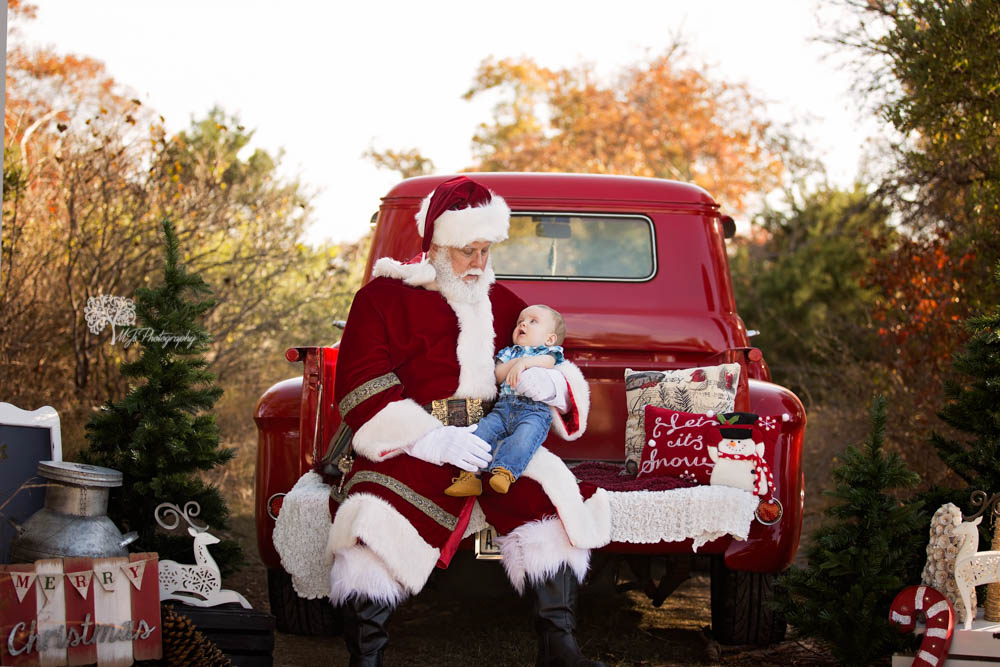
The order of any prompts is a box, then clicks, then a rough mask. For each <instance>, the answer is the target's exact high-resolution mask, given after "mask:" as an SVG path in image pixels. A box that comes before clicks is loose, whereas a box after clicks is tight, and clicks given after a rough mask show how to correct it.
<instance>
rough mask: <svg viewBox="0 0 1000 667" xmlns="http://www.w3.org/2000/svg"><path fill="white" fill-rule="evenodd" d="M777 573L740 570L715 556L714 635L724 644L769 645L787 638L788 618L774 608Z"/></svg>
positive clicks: (713, 587)
mask: <svg viewBox="0 0 1000 667" xmlns="http://www.w3.org/2000/svg"><path fill="white" fill-rule="evenodd" d="M774 579H775V575H773V574H770V573H761V572H739V571H737V570H730V569H729V568H727V567H726V565H725V563H724V562H723V560H722V557H721V556H718V557H714V558H712V635H714V636H715V638H716V640H718V641H719V643H721V644H757V645H759V646H767V645H768V644H773V643H775V642H780V641H781V640H782V639H784V638H785V628H786V625H785V617H784V615H782V614H781V613H779V612H777V611H774V610H773V609H771V607H770V605H769V603H770V601H771V599H772V598H773V597H774V587H775V583H774Z"/></svg>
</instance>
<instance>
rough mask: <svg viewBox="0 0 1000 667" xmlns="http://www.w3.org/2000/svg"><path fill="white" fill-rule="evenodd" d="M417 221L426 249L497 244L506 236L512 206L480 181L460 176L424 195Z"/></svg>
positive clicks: (423, 245) (424, 249) (422, 245)
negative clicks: (433, 246)
mask: <svg viewBox="0 0 1000 667" xmlns="http://www.w3.org/2000/svg"><path fill="white" fill-rule="evenodd" d="M416 221H417V233H418V234H419V235H420V237H421V238H422V239H423V243H422V244H421V250H423V251H424V252H427V251H428V250H429V249H430V247H431V243H435V244H437V245H441V246H449V247H453V248H461V247H463V246H466V245H468V244H470V243H472V242H473V241H490V242H492V243H496V242H498V241H503V240H504V239H506V238H507V230H508V229H509V228H510V208H508V206H507V202H505V201H504V200H503V198H502V197H500V196H499V195H496V194H494V193H493V192H490V191H489V190H488V189H487V188H486V187H485V186H483V185H481V184H480V183H477V182H476V181H474V180H472V179H471V178H468V177H467V176H456V177H455V178H452V179H450V180H447V181H445V182H444V183H442V184H441V185H439V186H437V187H436V188H434V191H433V192H432V193H430V194H429V195H427V197H425V198H424V200H423V202H422V203H421V204H420V210H419V211H418V212H417V215H416Z"/></svg>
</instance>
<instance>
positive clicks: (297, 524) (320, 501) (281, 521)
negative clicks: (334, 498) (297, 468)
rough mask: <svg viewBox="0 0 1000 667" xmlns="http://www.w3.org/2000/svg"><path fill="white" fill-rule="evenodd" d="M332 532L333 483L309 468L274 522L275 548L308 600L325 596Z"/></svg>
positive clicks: (298, 591)
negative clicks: (329, 536) (331, 505)
mask: <svg viewBox="0 0 1000 667" xmlns="http://www.w3.org/2000/svg"><path fill="white" fill-rule="evenodd" d="M329 532H330V486H329V485H328V484H324V483H323V478H322V477H320V476H319V475H318V474H316V473H314V472H307V473H306V474H305V475H303V476H302V477H301V478H299V481H298V482H296V483H295V486H293V487H292V490H291V491H289V492H288V494H287V495H286V496H285V500H284V501H283V503H282V505H281V512H280V513H279V514H278V520H277V521H275V523H274V532H273V534H272V538H273V540H274V548H275V549H276V550H277V552H278V555H279V556H281V567H283V568H285V572H287V573H288V574H290V575H291V576H292V587H293V588H295V592H296V593H298V594H299V596H300V597H304V598H306V599H307V600H311V599H314V598H321V597H326V595H327V593H329V591H330V589H329V587H328V585H327V575H328V573H329V571H330V563H331V559H330V558H329V556H328V555H327V553H326V536H327V533H329Z"/></svg>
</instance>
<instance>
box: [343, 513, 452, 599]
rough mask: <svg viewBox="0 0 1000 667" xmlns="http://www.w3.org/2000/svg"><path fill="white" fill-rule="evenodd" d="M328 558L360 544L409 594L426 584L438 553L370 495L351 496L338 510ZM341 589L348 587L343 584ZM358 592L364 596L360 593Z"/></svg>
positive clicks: (410, 527)
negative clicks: (377, 559)
mask: <svg viewBox="0 0 1000 667" xmlns="http://www.w3.org/2000/svg"><path fill="white" fill-rule="evenodd" d="M329 534H330V539H329V541H328V542H327V557H328V558H329V556H330V554H333V556H334V557H339V556H340V553H341V552H343V551H346V550H348V549H350V548H352V547H353V546H355V545H356V544H357V543H358V542H363V543H364V544H365V546H366V547H368V549H370V550H371V551H372V553H374V554H375V555H376V556H378V558H379V559H380V560H381V562H382V563H383V564H384V565H385V568H386V569H387V570H388V571H389V573H390V574H391V575H392V578H393V579H394V580H396V581H398V582H399V583H400V584H402V585H403V587H404V588H405V589H406V590H407V591H409V592H410V593H413V594H416V593H419V592H420V589H421V588H423V587H424V584H425V583H427V577H429V576H430V574H431V571H432V570H433V569H434V566H435V565H436V564H437V561H438V557H439V556H440V554H441V552H440V550H439V549H436V548H434V547H432V546H431V545H429V544H427V542H425V541H424V540H423V538H422V537H420V533H418V532H417V529H416V528H414V527H413V526H412V525H411V524H410V522H409V521H407V520H406V518H404V517H403V515H402V514H400V513H399V512H397V511H396V510H395V509H394V508H393V507H392V505H390V504H389V503H387V502H386V501H384V500H382V499H381V498H378V497H376V496H373V495H371V494H369V493H352V494H351V495H350V496H348V497H347V500H345V501H344V502H343V504H341V506H340V507H339V508H338V509H337V516H336V517H334V520H333V526H332V527H331V528H330V530H329ZM344 586H350V582H346V583H345V584H344ZM357 592H359V593H363V592H364V591H363V590H360V589H359V590H358V591H357Z"/></svg>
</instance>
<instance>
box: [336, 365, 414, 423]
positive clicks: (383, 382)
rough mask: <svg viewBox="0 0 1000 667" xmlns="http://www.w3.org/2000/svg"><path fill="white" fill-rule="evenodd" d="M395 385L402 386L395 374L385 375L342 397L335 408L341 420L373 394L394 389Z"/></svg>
mask: <svg viewBox="0 0 1000 667" xmlns="http://www.w3.org/2000/svg"><path fill="white" fill-rule="evenodd" d="M397 384H402V382H400V381H399V378H398V377H396V374H395V373H386V374H385V375H379V376H378V377H377V378H374V379H372V380H368V382H365V383H364V384H362V385H361V386H360V387H355V388H354V389H352V390H351V391H350V392H348V394H347V396H344V399H343V400H342V401H341V402H340V405H338V406H337V408H338V409H339V410H340V417H341V419H343V417H344V416H345V415H346V414H347V413H348V412H350V411H351V410H353V409H354V408H356V407H358V406H359V405H361V404H362V403H364V402H365V401H367V400H368V399H369V398H371V397H372V396H374V395H375V394H379V393H382V392H383V391H385V390H386V389H388V388H389V387H394V386H396V385H397Z"/></svg>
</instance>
